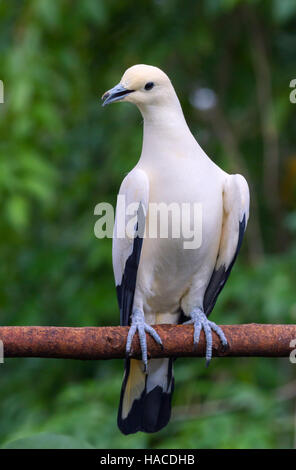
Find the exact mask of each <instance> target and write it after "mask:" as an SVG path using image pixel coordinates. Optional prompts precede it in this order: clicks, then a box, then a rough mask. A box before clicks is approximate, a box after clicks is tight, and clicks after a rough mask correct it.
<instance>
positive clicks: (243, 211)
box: [203, 175, 250, 316]
mask: <svg viewBox="0 0 296 470" xmlns="http://www.w3.org/2000/svg"><path fill="white" fill-rule="evenodd" d="M249 203H250V195H249V188H248V184H247V182H246V180H245V178H244V177H243V176H241V175H230V176H228V177H227V178H226V181H225V184H224V188H223V222H222V231H221V238H220V245H219V251H218V256H217V261H216V265H215V268H214V271H213V274H212V276H211V278H210V281H209V284H208V286H207V289H206V292H205V295H204V302H203V307H204V312H205V314H206V315H207V316H208V315H209V314H210V313H211V311H212V310H213V308H214V305H215V303H216V300H217V298H218V295H219V294H220V292H221V290H222V289H223V287H224V284H225V282H226V281H227V279H228V276H229V274H230V272H231V269H232V266H233V264H234V262H235V260H236V257H237V254H238V252H239V249H240V247H241V244H242V240H243V236H244V233H245V230H246V226H247V222H248V218H249Z"/></svg>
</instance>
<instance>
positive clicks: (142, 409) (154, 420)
mask: <svg viewBox="0 0 296 470" xmlns="http://www.w3.org/2000/svg"><path fill="white" fill-rule="evenodd" d="M173 390H174V377H173V360H172V359H151V360H149V361H148V368H147V374H145V373H144V371H143V363H142V361H139V360H137V359H126V363H125V374H124V379H123V384H122V389H121V396H120V404H119V410H118V420H117V422H118V427H119V429H120V430H121V432H123V434H132V433H135V432H137V431H143V432H157V431H159V430H160V429H162V428H163V427H164V426H166V425H167V423H168V422H169V419H170V416H171V401H172V394H173Z"/></svg>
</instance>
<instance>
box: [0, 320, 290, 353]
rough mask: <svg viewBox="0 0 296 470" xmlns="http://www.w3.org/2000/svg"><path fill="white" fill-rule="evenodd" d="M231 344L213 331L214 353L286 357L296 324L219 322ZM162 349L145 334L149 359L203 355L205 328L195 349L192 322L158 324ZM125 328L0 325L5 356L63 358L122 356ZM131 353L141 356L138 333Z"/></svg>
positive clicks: (125, 336) (157, 328) (156, 327)
mask: <svg viewBox="0 0 296 470" xmlns="http://www.w3.org/2000/svg"><path fill="white" fill-rule="evenodd" d="M222 328H223V331H224V333H225V335H226V337H227V339H228V342H229V348H228V349H227V350H223V347H222V346H221V344H220V342H219V339H218V337H217V336H216V334H215V333H213V356H231V357H241V356H264V357H287V356H289V354H290V352H291V350H292V349H293V348H292V347H290V342H291V340H292V339H294V338H296V325H260V324H255V323H250V324H245V325H222ZM155 329H156V331H157V332H158V333H159V335H160V336H161V338H162V341H163V347H164V348H163V350H162V349H161V347H160V346H159V345H157V344H156V343H155V341H154V340H153V339H152V338H151V337H150V336H149V335H147V343H148V351H149V357H170V356H171V357H182V356H183V357H189V356H204V354H205V347H204V346H205V341H204V334H203V332H202V333H201V335H200V343H199V345H198V347H197V348H194V347H193V326H192V325H156V326H155ZM127 333H128V327H122V326H117V327H100V328H95V327H85V328H68V327H67V328H66V327H53V326H51V327H49V326H2V327H0V339H1V340H2V341H3V346H4V357H5V358H8V357H44V358H64V359H116V358H123V357H125V344H126V339H127ZM132 357H136V358H139V357H140V345H139V341H138V336H137V335H136V337H135V338H134V341H133V351H132Z"/></svg>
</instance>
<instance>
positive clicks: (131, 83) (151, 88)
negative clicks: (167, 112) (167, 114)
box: [102, 64, 175, 109]
mask: <svg viewBox="0 0 296 470" xmlns="http://www.w3.org/2000/svg"><path fill="white" fill-rule="evenodd" d="M172 95H175V92H174V89H173V86H172V84H171V82H170V79H169V78H168V76H167V75H166V74H165V73H164V72H163V71H162V70H160V69H159V68H157V67H153V66H152V65H144V64H139V65H133V66H132V67H130V68H129V69H127V70H126V72H125V73H124V74H123V76H122V78H121V80H120V82H119V84H118V85H116V86H115V87H113V88H111V89H110V90H108V91H107V92H106V93H104V95H103V96H102V100H103V106H106V105H107V104H109V103H115V102H116V101H129V102H130V103H134V104H136V105H137V106H138V107H139V108H140V109H143V108H144V107H145V106H149V105H151V106H157V105H159V104H160V105H163V104H165V103H166V102H167V101H168V100H169V99H170V97H171V96H172Z"/></svg>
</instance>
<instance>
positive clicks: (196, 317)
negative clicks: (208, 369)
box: [184, 308, 228, 366]
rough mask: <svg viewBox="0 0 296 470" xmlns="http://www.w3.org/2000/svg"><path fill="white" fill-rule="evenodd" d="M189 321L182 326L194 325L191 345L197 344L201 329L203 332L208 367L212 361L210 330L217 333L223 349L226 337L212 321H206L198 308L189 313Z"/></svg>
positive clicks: (225, 344)
mask: <svg viewBox="0 0 296 470" xmlns="http://www.w3.org/2000/svg"><path fill="white" fill-rule="evenodd" d="M190 317H191V319H190V320H188V321H187V322H185V323H184V325H186V324H188V323H193V325H194V336H193V343H194V344H195V345H196V344H198V342H199V336H200V332H201V329H203V330H204V332H205V337H206V364H207V366H208V365H209V363H210V361H211V359H212V346H213V338H212V330H213V331H215V333H217V335H218V336H219V338H220V341H221V343H222V344H223V346H224V347H226V346H227V345H228V342H227V339H226V336H225V335H224V333H223V331H222V329H221V328H220V326H218V325H216V323H214V322H213V321H210V320H208V318H207V316H206V315H205V314H204V312H203V311H202V310H201V309H200V308H195V309H194V310H192V312H191V313H190Z"/></svg>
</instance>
